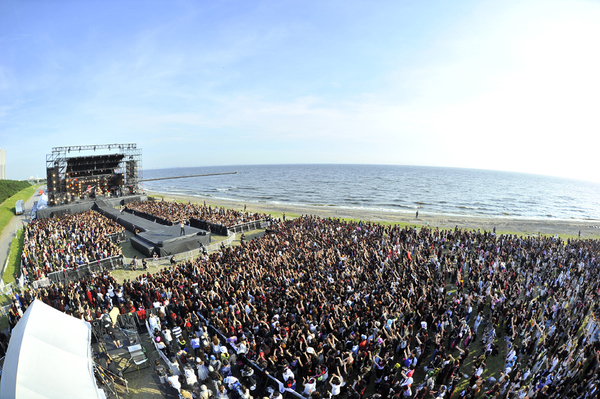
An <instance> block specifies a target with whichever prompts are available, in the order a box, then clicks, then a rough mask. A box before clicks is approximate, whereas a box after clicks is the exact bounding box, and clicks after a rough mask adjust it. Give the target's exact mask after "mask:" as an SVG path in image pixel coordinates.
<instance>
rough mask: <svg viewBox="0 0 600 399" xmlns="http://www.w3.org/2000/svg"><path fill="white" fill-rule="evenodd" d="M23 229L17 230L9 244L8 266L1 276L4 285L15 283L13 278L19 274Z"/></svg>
mask: <svg viewBox="0 0 600 399" xmlns="http://www.w3.org/2000/svg"><path fill="white" fill-rule="evenodd" d="M24 235H25V229H19V230H17V233H16V234H15V237H14V238H13V240H12V242H11V243H10V251H9V256H8V264H7V265H6V270H4V274H3V275H2V280H4V283H5V284H8V283H11V282H13V281H15V277H18V276H19V275H20V274H21V270H20V267H21V254H22V253H23V241H24Z"/></svg>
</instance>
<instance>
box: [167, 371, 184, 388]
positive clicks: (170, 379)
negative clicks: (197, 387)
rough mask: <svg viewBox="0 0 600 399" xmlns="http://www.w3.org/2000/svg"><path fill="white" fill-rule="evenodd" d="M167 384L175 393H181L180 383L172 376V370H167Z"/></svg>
mask: <svg viewBox="0 0 600 399" xmlns="http://www.w3.org/2000/svg"><path fill="white" fill-rule="evenodd" d="M167 382H168V383H169V385H171V387H173V388H175V389H176V390H177V392H180V391H181V383H180V382H179V377H178V376H176V375H175V374H173V371H172V370H169V376H168V377H167Z"/></svg>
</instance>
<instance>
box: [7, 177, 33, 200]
mask: <svg viewBox="0 0 600 399" xmlns="http://www.w3.org/2000/svg"><path fill="white" fill-rule="evenodd" d="M29 186H31V184H29V183H28V182H26V181H21V180H0V204H1V203H3V202H4V201H6V199H7V198H10V197H12V196H13V195H15V194H16V193H18V192H19V191H21V190H23V189H25V188H27V187H29Z"/></svg>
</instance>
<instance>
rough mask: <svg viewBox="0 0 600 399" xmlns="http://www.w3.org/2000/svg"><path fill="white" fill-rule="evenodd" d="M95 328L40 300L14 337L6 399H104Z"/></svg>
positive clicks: (3, 389)
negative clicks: (93, 343) (98, 374)
mask: <svg viewBox="0 0 600 399" xmlns="http://www.w3.org/2000/svg"><path fill="white" fill-rule="evenodd" d="M90 340H91V329H90V325H89V323H87V322H85V321H83V320H80V319H76V318H74V317H71V316H69V315H67V314H65V313H62V312H60V311H58V310H56V309H54V308H52V307H50V306H48V305H46V304H45V303H43V302H42V301H40V300H35V301H34V302H33V303H32V304H31V306H29V308H28V309H27V311H26V312H25V314H23V317H22V318H21V320H19V322H18V323H17V325H16V326H15V328H14V329H13V331H12V335H11V338H10V342H9V344H8V351H7V352H6V358H5V360H4V368H3V371H2V382H1V384H0V396H1V397H2V398H34V399H36V398H57V399H58V398H60V399H64V398H86V399H87V398H100V397H101V395H100V393H99V390H98V387H97V386H96V380H95V378H94V369H93V362H92V352H91V351H92V349H91V346H90Z"/></svg>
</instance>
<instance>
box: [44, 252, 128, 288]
mask: <svg viewBox="0 0 600 399" xmlns="http://www.w3.org/2000/svg"><path fill="white" fill-rule="evenodd" d="M122 266H123V257H122V256H112V257H110V258H105V259H100V260H97V261H94V262H90V263H87V264H85V265H81V266H78V267H77V268H76V269H64V270H59V271H56V272H52V273H49V274H48V275H47V276H46V278H49V279H50V280H52V282H54V283H68V282H69V281H74V280H80V279H81V278H82V277H85V276H89V275H91V274H92V273H98V272H103V271H104V270H114V269H117V268H119V267H122Z"/></svg>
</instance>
